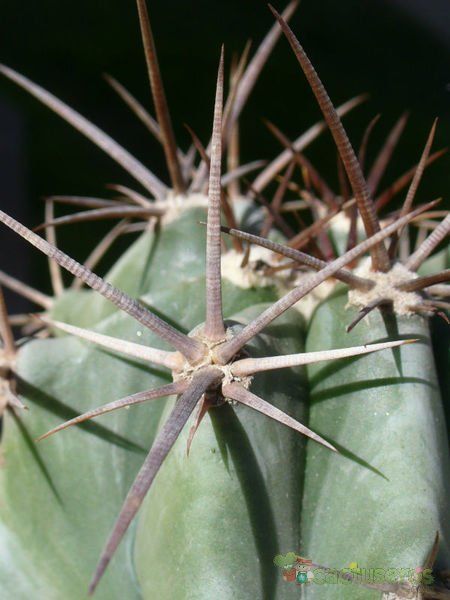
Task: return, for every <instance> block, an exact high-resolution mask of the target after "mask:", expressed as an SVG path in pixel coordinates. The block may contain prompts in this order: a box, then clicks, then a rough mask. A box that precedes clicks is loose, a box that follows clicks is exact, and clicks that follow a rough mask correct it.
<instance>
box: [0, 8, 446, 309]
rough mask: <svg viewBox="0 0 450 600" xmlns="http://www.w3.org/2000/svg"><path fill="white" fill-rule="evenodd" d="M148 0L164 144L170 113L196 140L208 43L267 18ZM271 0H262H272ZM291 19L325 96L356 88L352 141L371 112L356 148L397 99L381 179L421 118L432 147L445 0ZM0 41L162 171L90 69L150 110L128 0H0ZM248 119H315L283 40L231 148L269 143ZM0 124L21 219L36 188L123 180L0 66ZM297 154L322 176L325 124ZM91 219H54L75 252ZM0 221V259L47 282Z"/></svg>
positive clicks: (307, 13)
mask: <svg viewBox="0 0 450 600" xmlns="http://www.w3.org/2000/svg"><path fill="white" fill-rule="evenodd" d="M148 4H149V10H150V14H151V18H152V23H153V30H154V32H155V36H156V44H157V49H158V54H159V60H160V65H161V70H162V73H163V77H164V82H165V87H166V92H167V96H168V99H169V104H170V107H171V112H172V118H173V122H174V127H175V132H176V136H177V139H178V142H179V144H180V145H181V146H182V147H183V148H186V147H187V146H188V145H189V141H190V140H189V137H188V134H187V132H186V131H185V129H184V128H183V123H184V122H187V123H189V124H190V125H191V126H192V127H193V128H194V129H195V131H196V132H197V133H198V134H199V136H200V137H201V139H202V140H203V141H207V139H208V136H209V133H210V128H211V117H212V102H213V96H214V84H215V77H216V68H217V61H218V54H219V47H220V44H221V43H222V42H224V43H225V47H226V52H227V55H228V61H229V58H230V55H231V53H232V52H234V51H239V52H241V51H242V49H243V47H244V45H245V42H246V40H247V39H248V38H252V39H253V42H254V44H253V48H255V47H256V45H257V44H258V43H259V41H260V40H261V38H262V37H263V36H264V34H265V33H266V32H267V30H268V29H269V27H270V26H271V25H272V23H273V18H272V16H271V14H270V12H269V11H268V9H267V7H266V3H265V2H264V1H262V0H191V1H189V2H187V1H186V0H184V1H180V0H164V1H162V0H149V3H148ZM285 4H286V2H283V3H280V2H276V3H275V6H276V7H277V8H278V9H282V8H283V7H284V5H285ZM291 24H292V27H293V29H294V31H295V32H296V33H297V35H298V36H299V38H300V40H301V42H302V44H303V45H304V47H305V49H306V50H307V52H308V53H309V55H310V58H311V59H312V61H313V63H314V64H315V66H316V68H317V70H318V72H319V74H320V76H321V78H322V79H323V81H324V83H325V85H326V87H327V89H328V91H329V93H330V95H331V97H332V99H333V101H334V102H335V103H336V104H339V103H341V102H343V101H345V100H347V99H348V98H350V97H352V96H354V95H357V94H359V93H361V92H368V93H369V94H370V100H369V101H368V102H366V104H365V105H363V106H362V107H360V108H358V109H356V110H355V111H354V112H353V113H352V114H351V115H350V116H349V117H347V118H346V120H345V124H346V126H347V127H348V130H349V133H350V137H351V139H352V141H353V142H354V143H355V144H356V145H358V144H359V142H360V140H361V136H362V134H363V131H364V128H365V126H366V125H367V123H368V122H369V121H370V119H371V118H372V117H373V116H374V115H375V114H377V113H378V112H381V113H382V119H381V121H380V122H379V124H378V125H377V127H376V129H375V131H374V135H373V137H372V141H371V145H370V148H369V158H370V157H371V156H372V157H373V156H374V153H375V152H376V150H377V148H379V145H380V144H381V142H382V140H383V137H384V136H385V135H386V134H387V133H388V131H389V129H390V127H392V125H393V123H394V121H395V120H396V119H397V118H398V117H399V116H400V114H401V113H402V112H403V111H404V110H405V109H409V110H410V111H411V117H410V121H409V124H408V126H407V129H406V131H405V133H404V135H403V137H402V140H401V144H400V146H399V148H398V150H397V152H396V153H395V155H394V159H393V161H392V163H391V165H390V167H389V170H388V173H387V175H386V178H385V182H387V181H390V180H392V179H393V177H394V176H395V175H396V174H400V173H402V172H403V171H404V170H406V169H407V168H409V167H410V166H412V164H414V163H415V162H416V161H417V160H418V158H419V156H420V153H421V150H422V148H423V145H424V143H425V139H426V136H427V133H428V131H429V128H430V126H431V124H432V121H433V119H434V117H435V116H439V117H440V124H439V129H438V133H437V136H436V141H435V144H434V149H437V148H440V147H443V146H446V145H447V144H449V140H450V119H449V113H450V9H449V5H448V2H447V0H384V1H383V0H344V1H342V2H336V0H303V2H302V4H301V6H300V8H299V9H298V11H297V13H296V15H295V17H294V18H293V19H292V21H291ZM0 40H1V45H0V49H1V50H0V60H1V61H2V62H4V63H5V64H7V65H9V66H11V67H13V68H15V69H17V70H18V71H19V72H21V73H23V74H25V75H27V76H28V77H30V78H31V79H32V80H34V81H36V82H37V83H40V84H42V85H43V86H44V87H46V88H47V89H49V90H50V91H52V92H53V93H55V94H56V95H57V96H59V97H60V98H61V99H63V100H65V101H66V102H68V104H70V105H71V106H73V107H74V108H76V109H77V110H79V111H80V112H81V113H82V114H84V115H85V116H87V117H88V118H90V119H91V120H92V121H93V122H95V123H96V124H97V125H99V126H100V127H101V128H103V129H105V130H106V131H107V132H108V133H110V134H112V136H113V137H114V138H115V139H117V141H119V142H120V143H122V144H123V145H124V146H125V147H126V148H127V149H129V150H130V151H132V152H134V153H135V154H136V156H137V157H139V158H140V159H141V160H142V161H143V162H144V163H145V164H147V165H148V166H149V167H150V168H151V169H152V170H153V171H154V172H155V173H156V174H158V175H159V176H160V177H162V178H165V179H167V174H166V172H165V167H164V162H163V155H162V151H161V148H160V147H159V146H158V145H157V143H156V142H154V140H153V139H152V138H151V137H150V135H149V134H148V133H147V131H146V130H145V128H144V127H142V126H141V125H140V123H139V122H138V121H137V120H136V119H135V118H134V117H133V116H132V115H131V113H130V112H129V111H128V109H127V108H126V107H125V106H124V105H123V104H122V102H121V101H120V100H119V99H118V98H117V97H116V96H115V94H114V93H113V92H112V91H111V90H110V88H109V87H108V85H107V84H106V83H105V82H104V81H103V80H102V73H103V72H108V73H110V74H112V75H114V76H115V77H117V78H118V79H119V81H121V82H122V83H123V84H124V85H125V86H126V87H127V88H128V89H129V90H130V91H131V92H132V93H133V94H134V95H136V96H137V98H138V99H140V100H141V101H143V102H144V103H145V104H146V105H147V106H149V108H151V109H152V105H151V102H150V100H149V91H148V84H147V77H146V71H145V65H144V59H143V53H142V47H141V41H140V37H139V27H138V21H137V14H136V7H135V2H134V1H133V0H107V1H106V0H103V1H101V0H78V2H61V1H58V2H57V1H56V0H42V1H40V2H32V1H28V2H21V3H18V2H17V1H12V0H3V1H2V3H1V8H0ZM152 111H153V109H152ZM262 117H268V118H269V119H271V120H273V121H274V122H275V123H277V124H278V125H279V126H280V127H281V128H282V129H283V130H284V131H285V132H286V133H287V134H289V135H290V136H291V137H292V138H293V137H295V136H296V135H298V134H299V133H301V132H302V131H303V130H304V129H306V128H307V127H308V126H310V125H311V124H312V123H313V122H315V121H317V120H318V119H319V117H320V115H319V112H318V109H317V106H316V104H315V101H314V99H313V97H312V94H311V93H310V91H309V90H308V87H307V85H306V83H305V80H304V77H303V75H302V73H301V71H300V68H299V67H298V65H297V63H296V61H295V58H294V57H293V55H292V53H291V51H290V49H289V48H288V45H287V42H286V41H285V40H284V39H281V40H280V42H279V43H278V46H277V48H276V51H275V52H274V54H273V55H272V57H271V59H270V61H269V63H268V65H267V66H266V68H265V71H264V73H263V76H262V77H261V79H260V81H259V83H258V85H257V87H256V89H255V90H254V92H253V94H252V97H251V101H250V102H249V104H248V106H247V108H246V110H245V112H244V114H243V118H242V155H243V156H242V158H243V160H251V159H254V158H270V157H273V156H274V155H275V153H278V152H279V150H280V147H279V145H278V143H277V142H276V141H274V140H273V138H272V137H271V136H270V134H269V133H268V132H267V130H266V129H265V127H264V126H263V125H262V123H261V118H262ZM0 132H1V135H0V158H1V161H0V173H1V186H0V206H1V208H3V209H5V210H7V211H9V212H11V213H12V214H13V215H15V216H18V217H20V218H21V219H23V220H24V222H25V223H26V224H27V225H31V224H33V225H34V224H37V223H38V222H40V221H41V220H42V210H43V205H42V202H41V201H40V198H41V197H42V196H44V195H47V194H55V193H68V194H69V193H70V194H82V195H83V194H84V195H102V194H104V193H105V191H104V184H105V183H108V182H120V183H125V184H127V183H128V184H133V185H134V183H133V181H132V180H131V179H130V178H129V177H128V176H127V174H126V173H124V171H123V170H122V169H121V168H120V167H118V166H117V165H116V164H115V163H114V162H113V161H112V160H110V159H109V158H108V157H106V156H105V155H103V154H102V152H101V151H100V150H98V149H97V148H96V147H95V146H94V145H93V144H91V143H90V142H89V141H86V140H85V139H84V138H83V137H82V136H81V135H80V134H78V133H77V132H75V131H74V130H72V128H71V127H70V126H68V125H66V124H65V123H64V122H63V121H62V120H61V119H60V118H59V117H57V116H55V115H53V114H52V113H51V112H50V111H49V110H48V109H46V108H45V107H42V106H41V105H40V104H39V102H38V101H36V100H34V99H33V98H31V97H29V96H28V95H27V93H26V92H24V91H22V90H19V89H18V88H17V87H15V85H14V84H12V83H10V82H9V81H7V80H6V79H3V78H2V79H0ZM308 155H309V156H310V157H311V158H312V159H313V160H314V162H315V164H316V165H317V166H320V168H321V170H322V171H323V172H324V174H325V175H326V176H327V177H328V179H329V180H330V182H332V183H334V182H335V180H336V175H335V162H336V156H335V150H334V147H333V145H332V143H331V139H330V136H329V135H325V136H322V138H321V139H320V140H318V141H317V142H316V143H314V145H313V146H311V148H310V149H309V150H308ZM449 160H450V159H449V157H448V156H445V157H444V158H443V159H441V160H440V161H439V163H437V164H435V165H434V166H432V167H431V168H430V170H429V172H428V173H427V175H426V176H425V179H424V181H423V184H422V185H421V188H420V191H419V194H418V197H417V201H426V200H431V199H433V198H434V197H436V196H443V197H444V198H448V196H449V195H450V194H449V192H450V178H449V176H448V175H449ZM447 206H448V204H447ZM98 231H99V225H98V224H95V225H85V226H76V227H69V228H67V229H64V231H63V230H61V233H60V238H61V244H60V245H61V246H62V247H63V248H64V249H65V250H66V251H69V253H73V254H75V255H76V257H77V258H83V257H85V256H86V255H87V253H88V252H89V250H90V248H91V246H92V244H93V243H94V240H95V239H96V238H97V236H98ZM0 233H1V235H0V263H1V264H0V268H1V269H4V270H7V271H9V272H10V273H13V274H16V275H19V276H20V277H22V278H26V279H27V280H28V281H30V282H32V283H33V284H34V285H36V286H39V287H40V288H41V289H43V290H47V291H48V290H49V285H48V278H47V274H46V268H45V261H44V259H42V258H41V257H38V256H37V253H36V252H34V251H33V250H30V249H28V248H26V246H25V244H24V243H23V242H21V241H20V240H17V239H16V238H15V237H14V236H13V235H9V234H8V233H7V232H6V231H5V230H4V229H3V228H2V230H1V232H0ZM122 243H126V242H125V241H124V242H122ZM128 243H129V240H128ZM10 299H11V297H10ZM23 306H24V305H20V303H18V304H16V305H15V308H16V309H22V308H23Z"/></svg>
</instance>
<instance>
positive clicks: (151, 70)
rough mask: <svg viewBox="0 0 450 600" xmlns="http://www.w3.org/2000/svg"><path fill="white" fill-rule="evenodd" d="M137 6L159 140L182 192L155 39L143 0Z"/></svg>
mask: <svg viewBox="0 0 450 600" xmlns="http://www.w3.org/2000/svg"><path fill="white" fill-rule="evenodd" d="M137 8H138V14H139V24H140V27H141V34H142V42H143V45H144V53H145V60H146V63H147V69H148V74H149V79H150V87H151V89H152V97H153V103H154V105H155V111H156V116H157V119H158V124H159V127H160V130H161V142H162V145H163V148H164V153H165V155H166V162H167V168H168V170H169V174H170V179H171V182H172V186H173V189H174V190H175V193H177V194H183V193H184V191H185V189H186V186H185V182H184V180H183V176H182V174H181V167H180V163H179V160H178V156H177V145H176V142H175V136H174V133H173V128H172V122H171V118H170V112H169V107H168V104H167V99H166V94H165V91H164V85H163V81H162V77H161V71H160V69H159V64H158V57H157V54H156V47H155V40H154V37H153V32H152V28H151V24H150V18H149V15H148V10H147V5H146V2H145V0H137Z"/></svg>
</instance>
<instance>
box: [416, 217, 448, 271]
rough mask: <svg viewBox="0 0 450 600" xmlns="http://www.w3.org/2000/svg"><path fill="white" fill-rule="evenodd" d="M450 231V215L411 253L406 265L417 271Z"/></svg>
mask: <svg viewBox="0 0 450 600" xmlns="http://www.w3.org/2000/svg"><path fill="white" fill-rule="evenodd" d="M449 233H450V215H447V216H446V217H445V219H444V220H443V221H442V222H441V223H440V224H439V225H438V226H437V227H436V229H435V230H434V231H433V232H432V233H431V234H430V235H429V236H428V237H427V239H426V240H425V241H424V242H423V243H422V244H421V245H420V246H419V248H418V249H417V250H416V251H415V252H414V253H413V254H411V256H410V257H409V259H408V260H407V261H406V263H405V266H406V268H407V269H409V270H410V271H417V269H418V268H419V267H420V265H421V264H422V263H423V261H424V260H425V259H426V258H427V257H428V256H429V255H430V254H431V253H432V252H433V250H434V249H435V248H436V246H438V244H440V243H441V242H442V240H443V239H445V238H446V237H447V236H448V234H449Z"/></svg>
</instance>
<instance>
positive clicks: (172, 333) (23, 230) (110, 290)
mask: <svg viewBox="0 0 450 600" xmlns="http://www.w3.org/2000/svg"><path fill="white" fill-rule="evenodd" d="M0 221H1V222H2V223H4V224H5V225H6V226H7V227H9V228H10V229H12V230H13V231H15V232H16V233H17V234H18V235H20V236H21V237H23V238H24V239H25V240H26V241H28V242H29V243H30V244H32V245H33V246H35V247H36V248H38V249H39V250H40V251H41V252H43V254H45V255H46V256H49V257H51V258H52V259H53V260H55V261H56V262H57V263H58V264H59V265H60V266H61V267H63V268H64V269H66V270H67V271H69V273H71V274H72V275H75V277H78V278H79V279H81V280H82V281H83V282H84V283H86V285H88V286H89V287H91V288H92V289H94V290H96V291H97V292H98V293H99V294H101V295H102V296H103V297H104V298H106V299H107V300H109V301H110V302H112V303H113V304H115V305H116V306H117V307H118V308H120V309H121V310H123V311H124V312H126V313H127V314H129V315H130V316H131V317H133V319H136V321H138V322H139V323H141V324H142V325H144V327H147V328H148V329H150V330H151V331H153V332H154V333H155V334H156V335H158V336H159V337H160V338H161V339H163V340H165V341H166V342H168V343H169V344H171V345H172V346H173V347H174V348H176V349H177V350H179V351H180V352H181V353H182V354H183V356H185V357H186V358H187V359H188V360H189V361H190V362H196V361H199V360H201V359H202V358H203V355H204V345H203V344H202V343H201V342H199V341H197V340H193V339H191V338H189V337H188V336H187V335H185V334H183V333H181V332H180V331H177V330H176V329H174V328H173V327H171V326H170V325H169V324H168V323H166V322H164V321H163V320H161V319H160V318H159V317H157V316H156V315H154V314H153V313H151V312H150V311H149V310H147V309H146V308H145V307H144V306H142V304H140V303H139V302H138V301H137V300H135V299H133V298H131V297H130V296H128V295H127V294H125V293H124V292H122V291H121V290H119V289H117V288H115V287H114V286H112V285H111V284H109V283H108V282H106V281H104V280H103V279H102V278H101V277H98V276H97V275H95V273H93V272H92V271H90V270H89V269H87V268H86V267H84V266H83V265H81V264H80V263H78V262H77V261H75V260H74V259H73V258H70V257H69V256H67V254H64V252H61V250H58V248H55V247H54V246H52V245H51V244H49V243H48V242H47V241H46V240H44V239H42V238H41V237H39V236H38V235H36V234H35V233H33V232H32V231H31V230H30V229H28V228H27V227H25V226H24V225H22V224H21V223H19V222H18V221H16V220H15V219H13V218H12V217H10V216H9V215H7V214H6V213H4V212H3V211H0Z"/></svg>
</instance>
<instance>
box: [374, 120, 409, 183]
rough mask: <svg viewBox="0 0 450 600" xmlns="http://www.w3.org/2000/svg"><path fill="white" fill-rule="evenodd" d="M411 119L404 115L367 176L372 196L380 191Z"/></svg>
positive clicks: (388, 137) (387, 139)
mask: <svg viewBox="0 0 450 600" xmlns="http://www.w3.org/2000/svg"><path fill="white" fill-rule="evenodd" d="M408 118H409V113H404V114H403V115H402V116H401V117H400V118H399V119H398V121H397V123H396V124H395V125H394V127H393V128H392V130H391V132H390V133H389V135H388V136H387V138H386V140H385V142H384V145H383V147H382V148H381V150H380V152H379V153H378V156H377V157H376V159H375V161H374V163H373V165H372V168H371V169H370V172H369V174H368V176H367V187H368V188H369V190H370V193H371V194H375V192H376V191H377V189H378V185H379V183H380V181H381V178H382V177H383V175H384V173H385V171H386V167H387V166H388V164H389V162H390V160H391V158H392V154H393V153H394V150H395V148H396V146H397V144H398V141H399V139H400V136H401V135H402V133H403V130H404V129H405V126H406V123H407V121H408Z"/></svg>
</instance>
